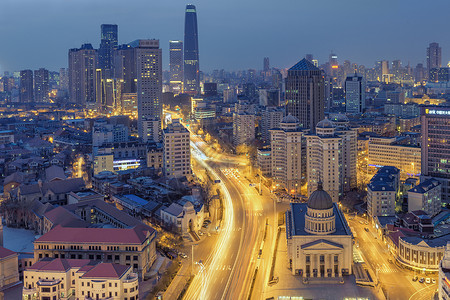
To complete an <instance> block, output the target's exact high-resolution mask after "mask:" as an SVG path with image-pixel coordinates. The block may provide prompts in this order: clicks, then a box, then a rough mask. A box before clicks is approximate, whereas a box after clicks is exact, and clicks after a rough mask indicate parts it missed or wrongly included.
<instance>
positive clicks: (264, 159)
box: [257, 148, 272, 177]
mask: <svg viewBox="0 0 450 300" xmlns="http://www.w3.org/2000/svg"><path fill="white" fill-rule="evenodd" d="M271 152H272V150H271V149H270V148H269V149H258V152H257V162H258V168H259V170H260V172H261V175H262V176H268V177H270V176H271V175H272V159H271Z"/></svg>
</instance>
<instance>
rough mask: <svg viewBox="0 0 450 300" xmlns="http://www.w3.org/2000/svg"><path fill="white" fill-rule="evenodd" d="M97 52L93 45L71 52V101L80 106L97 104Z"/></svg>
mask: <svg viewBox="0 0 450 300" xmlns="http://www.w3.org/2000/svg"><path fill="white" fill-rule="evenodd" d="M96 69H97V50H95V49H94V48H93V47H92V45H91V44H84V45H82V46H81V48H79V49H70V50H69V100H70V102H73V103H77V104H80V105H86V104H90V105H95V102H96Z"/></svg>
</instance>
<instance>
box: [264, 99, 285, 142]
mask: <svg viewBox="0 0 450 300" xmlns="http://www.w3.org/2000/svg"><path fill="white" fill-rule="evenodd" d="M283 117H284V110H283V109H282V108H274V107H267V108H266V110H264V111H263V112H262V113H261V139H262V140H263V141H265V142H267V143H268V142H270V132H269V130H270V129H273V128H279V127H280V122H281V119H283Z"/></svg>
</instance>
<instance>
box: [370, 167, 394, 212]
mask: <svg viewBox="0 0 450 300" xmlns="http://www.w3.org/2000/svg"><path fill="white" fill-rule="evenodd" d="M399 192H400V170H399V169H397V168H396V167H391V166H385V167H383V168H381V169H380V170H378V172H377V173H376V174H375V175H374V176H373V177H372V179H371V180H370V183H369V184H368V185H367V214H368V215H369V217H370V218H371V219H373V218H374V217H375V216H393V215H395V205H396V201H397V199H398V195H399Z"/></svg>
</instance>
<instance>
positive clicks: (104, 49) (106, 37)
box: [98, 24, 118, 78]
mask: <svg viewBox="0 0 450 300" xmlns="http://www.w3.org/2000/svg"><path fill="white" fill-rule="evenodd" d="M117 41H118V39H117V25H112V24H102V25H101V41H100V48H99V49H98V66H99V68H100V69H102V74H103V76H104V77H105V78H109V77H111V75H112V72H111V69H112V67H113V51H114V48H116V47H117Z"/></svg>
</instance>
